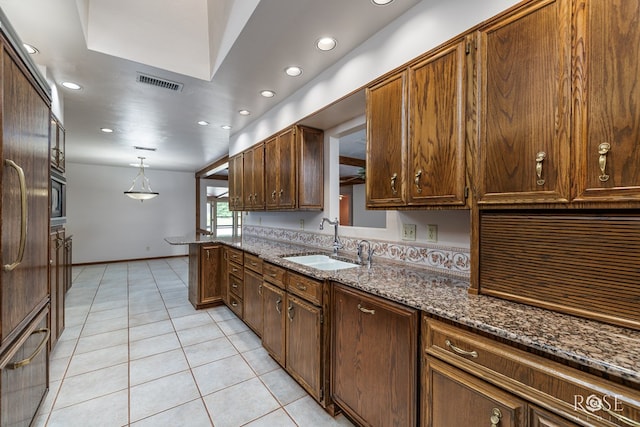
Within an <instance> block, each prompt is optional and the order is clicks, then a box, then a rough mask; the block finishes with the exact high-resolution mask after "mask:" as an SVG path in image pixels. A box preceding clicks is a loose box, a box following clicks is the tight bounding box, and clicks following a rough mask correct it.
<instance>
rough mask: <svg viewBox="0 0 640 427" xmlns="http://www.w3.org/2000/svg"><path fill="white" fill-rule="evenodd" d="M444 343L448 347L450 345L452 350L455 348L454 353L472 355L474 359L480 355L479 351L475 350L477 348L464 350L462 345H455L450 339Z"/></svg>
mask: <svg viewBox="0 0 640 427" xmlns="http://www.w3.org/2000/svg"><path fill="white" fill-rule="evenodd" d="M444 343H445V344H446V345H447V347H449V348H450V349H451V350H453V352H454V353H458V354H460V355H462V356H471V357H473V358H474V359H475V358H476V357H478V352H477V351H475V350H473V351H467V350H463V349H461V348H460V347H456V346H455V345H453V344H452V343H451V341H449V340H446V341H445V342H444Z"/></svg>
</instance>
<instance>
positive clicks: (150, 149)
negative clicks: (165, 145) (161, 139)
mask: <svg viewBox="0 0 640 427" xmlns="http://www.w3.org/2000/svg"><path fill="white" fill-rule="evenodd" d="M133 148H134V149H136V150H143V151H156V150H157V148H151V147H141V146H139V145H134V146H133Z"/></svg>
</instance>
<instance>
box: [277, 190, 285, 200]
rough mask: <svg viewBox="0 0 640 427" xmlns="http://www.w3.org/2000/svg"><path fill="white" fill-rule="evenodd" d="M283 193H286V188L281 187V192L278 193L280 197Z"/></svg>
mask: <svg viewBox="0 0 640 427" xmlns="http://www.w3.org/2000/svg"><path fill="white" fill-rule="evenodd" d="M283 194H284V188H281V189H280V193H278V196H279V197H280V198H282V195H283Z"/></svg>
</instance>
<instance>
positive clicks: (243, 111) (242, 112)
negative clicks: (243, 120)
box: [238, 110, 251, 116]
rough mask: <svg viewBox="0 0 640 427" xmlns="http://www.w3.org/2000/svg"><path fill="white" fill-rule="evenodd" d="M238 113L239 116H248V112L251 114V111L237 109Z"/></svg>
mask: <svg viewBox="0 0 640 427" xmlns="http://www.w3.org/2000/svg"><path fill="white" fill-rule="evenodd" d="M238 114H240V115H241V116H248V115H249V114H251V111H249V110H240V111H238Z"/></svg>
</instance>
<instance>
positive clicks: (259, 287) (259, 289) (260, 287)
mask: <svg viewBox="0 0 640 427" xmlns="http://www.w3.org/2000/svg"><path fill="white" fill-rule="evenodd" d="M258 294H260V295H262V283H261V284H260V285H259V286H258Z"/></svg>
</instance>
